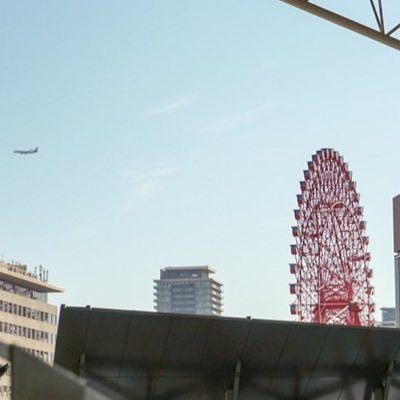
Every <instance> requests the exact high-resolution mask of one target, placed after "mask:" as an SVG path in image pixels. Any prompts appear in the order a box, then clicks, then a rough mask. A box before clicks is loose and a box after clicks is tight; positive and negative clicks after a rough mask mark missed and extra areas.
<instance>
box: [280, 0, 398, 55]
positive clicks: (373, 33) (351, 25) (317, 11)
mask: <svg viewBox="0 0 400 400" xmlns="http://www.w3.org/2000/svg"><path fill="white" fill-rule="evenodd" d="M280 1H282V2H283V3H286V4H289V5H291V6H294V7H296V8H299V9H301V10H303V11H306V12H308V13H310V14H313V15H316V16H317V17H320V18H323V19H325V20H327V21H330V22H333V23H334V24H336V25H339V26H341V27H343V28H346V29H349V30H351V31H353V32H356V33H359V34H360V35H363V36H366V37H368V38H370V39H372V40H375V41H377V42H380V43H383V44H385V45H386V46H389V47H392V48H393V49H396V50H400V40H399V39H396V38H395V37H393V36H392V35H393V33H395V32H396V31H397V30H399V29H400V23H398V24H397V25H396V26H394V27H393V28H392V29H390V30H389V31H385V24H384V18H383V11H382V3H381V0H379V9H378V10H377V9H376V7H375V5H374V2H373V1H372V0H370V3H371V6H372V10H373V13H374V16H375V19H376V22H377V25H378V28H379V30H376V29H373V28H370V27H369V26H366V25H363V24H360V23H359V22H356V21H353V20H352V19H350V18H347V17H344V16H342V15H340V14H337V13H334V12H332V11H329V10H327V9H326V8H323V7H320V6H318V5H316V4H313V3H310V2H309V1H308V0H280Z"/></svg>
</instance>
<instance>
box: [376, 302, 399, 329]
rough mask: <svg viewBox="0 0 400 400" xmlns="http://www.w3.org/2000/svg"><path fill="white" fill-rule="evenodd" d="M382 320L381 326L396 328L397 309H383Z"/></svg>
mask: <svg viewBox="0 0 400 400" xmlns="http://www.w3.org/2000/svg"><path fill="white" fill-rule="evenodd" d="M381 312H382V319H381V323H380V326H382V327H383V328H396V308H394V307H382V308H381Z"/></svg>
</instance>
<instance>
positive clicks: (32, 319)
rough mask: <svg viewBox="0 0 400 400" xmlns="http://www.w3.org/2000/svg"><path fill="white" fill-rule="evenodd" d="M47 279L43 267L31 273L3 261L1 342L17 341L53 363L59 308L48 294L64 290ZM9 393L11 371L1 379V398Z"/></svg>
mask: <svg viewBox="0 0 400 400" xmlns="http://www.w3.org/2000/svg"><path fill="white" fill-rule="evenodd" d="M47 278H48V272H47V271H46V270H44V269H43V268H42V267H39V270H38V271H37V272H33V273H32V272H29V271H28V270H27V267H26V265H21V264H11V263H6V262H4V261H0V342H2V343H5V344H14V345H16V346H18V347H20V348H22V349H24V350H25V351H27V352H28V353H30V354H32V355H34V356H35V357H37V358H40V359H41V360H43V361H45V362H47V363H49V364H52V363H53V358H54V350H55V344H56V334H57V314H58V308H57V306H55V305H52V304H48V302H47V295H48V293H59V292H62V289H60V288H58V287H56V286H53V285H50V284H49V283H48V282H47ZM2 365H4V364H3V362H2V360H0V367H1V366H2ZM10 395H11V382H10V370H8V371H7V373H5V374H4V376H3V377H2V378H1V380H0V398H8V397H10Z"/></svg>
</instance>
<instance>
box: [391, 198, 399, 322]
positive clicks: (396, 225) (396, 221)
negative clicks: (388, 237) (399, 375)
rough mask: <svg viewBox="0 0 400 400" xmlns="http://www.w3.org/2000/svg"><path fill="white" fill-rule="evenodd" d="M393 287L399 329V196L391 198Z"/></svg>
mask: <svg viewBox="0 0 400 400" xmlns="http://www.w3.org/2000/svg"><path fill="white" fill-rule="evenodd" d="M393 252H394V280H395V282H394V286H395V290H396V293H395V294H396V326H397V327H398V328H399V327H400V195H397V196H396V197H394V198H393Z"/></svg>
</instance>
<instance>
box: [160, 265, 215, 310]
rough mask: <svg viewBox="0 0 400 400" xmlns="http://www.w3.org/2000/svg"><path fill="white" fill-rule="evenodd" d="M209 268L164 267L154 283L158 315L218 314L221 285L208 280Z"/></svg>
mask: <svg viewBox="0 0 400 400" xmlns="http://www.w3.org/2000/svg"><path fill="white" fill-rule="evenodd" d="M213 273H215V271H214V270H213V269H212V268H210V267H209V266H207V265H206V266H194V267H166V268H163V269H161V270H160V279H155V280H154V284H155V285H154V289H155V293H154V295H155V299H154V302H155V305H154V308H155V309H156V310H157V311H158V312H165V313H182V314H201V315H221V314H222V284H221V283H219V282H218V281H216V280H215V279H212V278H210V274H213Z"/></svg>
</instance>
